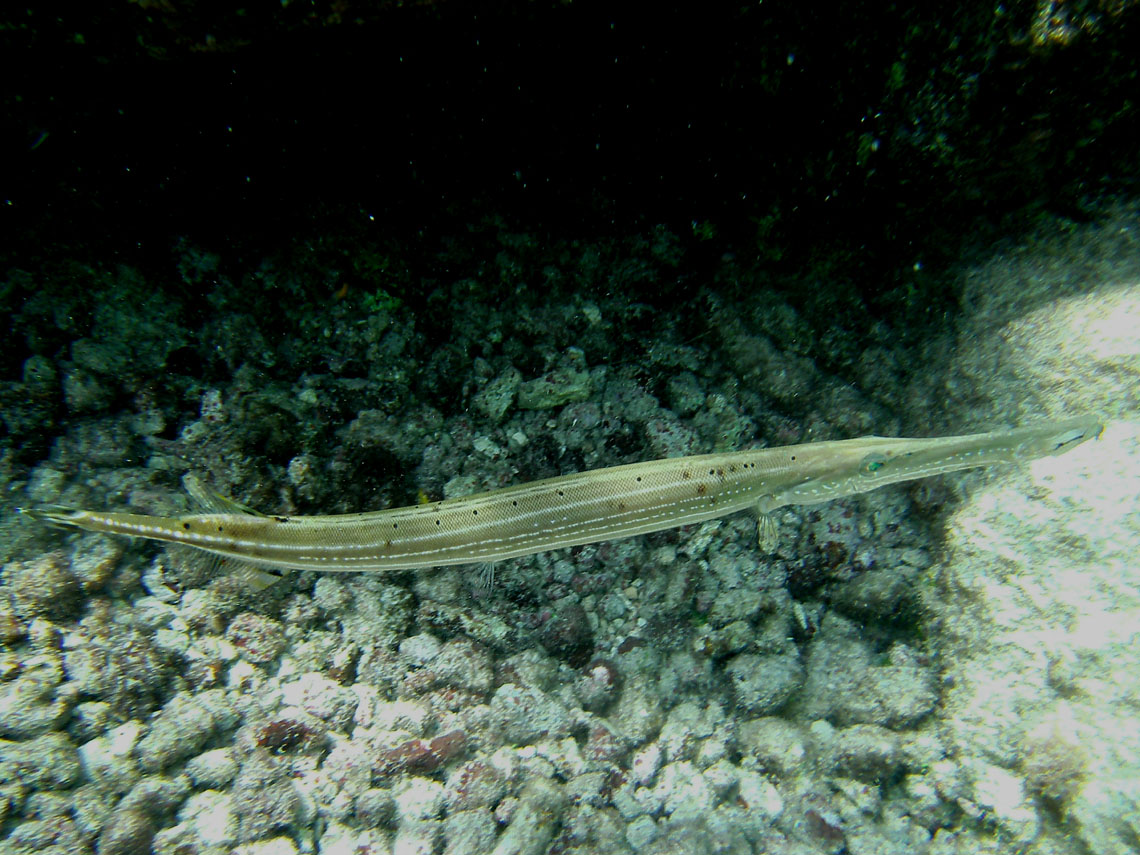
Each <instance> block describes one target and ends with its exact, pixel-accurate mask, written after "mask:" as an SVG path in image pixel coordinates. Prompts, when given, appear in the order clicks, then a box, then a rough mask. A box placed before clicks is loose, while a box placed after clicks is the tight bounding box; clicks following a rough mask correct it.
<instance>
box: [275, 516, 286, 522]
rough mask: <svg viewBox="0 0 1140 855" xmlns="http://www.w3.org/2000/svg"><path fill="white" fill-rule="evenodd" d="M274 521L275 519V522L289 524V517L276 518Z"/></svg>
mask: <svg viewBox="0 0 1140 855" xmlns="http://www.w3.org/2000/svg"><path fill="white" fill-rule="evenodd" d="M273 519H274V520H276V521H277V522H279V523H287V522H289V517H274V518H273Z"/></svg>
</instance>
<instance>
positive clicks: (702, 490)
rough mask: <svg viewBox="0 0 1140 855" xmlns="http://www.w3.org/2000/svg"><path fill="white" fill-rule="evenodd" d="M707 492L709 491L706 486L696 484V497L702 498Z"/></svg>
mask: <svg viewBox="0 0 1140 855" xmlns="http://www.w3.org/2000/svg"><path fill="white" fill-rule="evenodd" d="M708 491H709V488H708V486H707V485H705V484H698V485H697V495H698V496H703V495H704V494H705V493H707V492H708Z"/></svg>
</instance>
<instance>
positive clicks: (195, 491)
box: [182, 473, 265, 517]
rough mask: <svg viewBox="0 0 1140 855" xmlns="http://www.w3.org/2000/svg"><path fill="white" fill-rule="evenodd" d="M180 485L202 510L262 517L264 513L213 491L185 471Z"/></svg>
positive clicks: (196, 477) (212, 512)
mask: <svg viewBox="0 0 1140 855" xmlns="http://www.w3.org/2000/svg"><path fill="white" fill-rule="evenodd" d="M182 486H183V487H185V488H186V492H187V493H189V494H190V498H191V499H193V500H194V502H195V503H197V504H198V505H199V506H200V507H201V509H202V510H203V511H205V512H206V513H211V514H248V515H249V516H255V517H263V516H265V514H262V513H259V512H257V511H255V510H254V509H253V508H247V507H246V506H245V505H243V504H241V503H240V502H235V501H234V500H233V499H228V498H226V497H225V496H223V495H222V494H221V493H215V492H214V491H213V490H211V489H210V488H209V487H207V486H206V485H205V484H203V483H202V481H201V479H200V478H199V477H198V476H197V475H191V474H190V473H187V474H185V475H183V476H182Z"/></svg>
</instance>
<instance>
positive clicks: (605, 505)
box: [27, 417, 1102, 571]
mask: <svg viewBox="0 0 1140 855" xmlns="http://www.w3.org/2000/svg"><path fill="white" fill-rule="evenodd" d="M1101 430H1102V425H1101V424H1100V422H1098V421H1097V420H1096V419H1094V418H1091V417H1081V418H1074V419H1070V420H1068V421H1064V422H1057V423H1052V424H1041V425H1034V426H1030V427H1023V428H1017V429H1014V430H1002V431H994V432H992V433H980V434H970V435H967V436H950V437H939V438H932V439H905V438H887V437H878V436H867V437H862V438H859V439H848V440H838V441H833V442H817V443H808V444H804V445H792V446H785V447H782V448H764V449H756V450H751V451H736V452H728V453H723V454H702V455H697V456H692V457H677V458H669V459H665V460H653V461H648V462H644V463H632V464H628V465H625V466H613V467H610V468H606V469H595V470H592V471H589V472H579V473H576V474H573V475H562V476H560V477H557V478H547V479H544V480H541V481H532V482H530V483H527V484H520V485H518V486H515V487H506V488H504V489H501V490H492V491H490V492H486V493H478V494H475V495H471V496H464V497H461V498H457V499H448V500H446V501H441V502H431V503H429V504H425V505H416V506H413V507H407V508H394V509H391V510H385V511H373V512H370V513H361V514H340V515H336V516H315V517H303V516H295V517H290V516H262V515H260V514H256V513H254V512H251V511H248V510H247V509H245V508H242V507H241V506H239V505H237V504H236V503H233V502H231V501H229V500H228V499H224V498H222V497H220V496H216V495H212V494H209V493H207V492H206V491H205V490H203V489H202V488H201V486H200V485H198V484H197V483H196V482H195V481H192V480H190V479H187V480H188V488H189V489H190V491H191V493H192V494H193V495H194V496H195V498H197V499H199V501H201V502H202V503H203V504H204V505H205V506H206V507H207V508H210V509H211V510H213V511H223V512H215V513H204V514H190V515H186V516H179V517H157V516H145V515H141V514H130V513H117V512H101V511H83V510H73V509H68V508H59V507H53V508H43V509H31V510H28V511H27V513H29V514H30V515H31V516H33V517H36V518H38V519H41V520H44V521H46V522H48V523H52V524H55V525H59V526H63V527H68V528H78V529H84V530H86V531H95V532H106V533H111V534H124V535H130V536H132V537H145V538H150V539H152V540H162V541H168V542H172V543H180V544H186V545H188V546H193V547H197V548H199V549H203V550H206V551H207V552H211V553H214V554H216V555H220V556H226V557H230V558H236V559H240V560H242V561H244V562H248V563H251V564H254V565H256V566H259V567H267V568H277V569H297V570H325V571H383V570H404V569H414V568H419V567H437V566H443V565H449V564H468V563H474V562H494V561H499V560H502V559H505V558H514V557H517V556H520V555H529V554H532V553H535V552H544V551H546V550H550V549H559V548H562V547H568V546H578V545H581V544H586V543H595V542H597V541H602V540H614V539H617V538H623V537H630V536H632V535H637V534H645V533H647V532H653V531H660V530H662V529H668V528H675V527H677V526H682V525H689V524H691V523H699V522H703V521H705V520H710V519H714V518H717V517H722V516H725V515H727V514H731V513H733V512H736V511H741V510H745V509H752V510H753V511H754V512H756V513H757V515H758V517H759V519H760V526H759V533H760V542H761V546H762V547H764V548H766V549H769V550H770V549H771V548H773V547H774V546H775V526H774V524H773V523H772V522H771V519H770V518H769V517H768V513H769V512H770V511H772V510H774V509H775V508H779V507H782V506H783V505H789V504H813V503H817V502H826V501H829V500H831V499H835V498H839V497H841V496H849V495H853V494H856V493H864V492H867V491H868V490H873V489H875V488H877V487H882V486H885V485H887V484H895V483H898V482H900V481H909V480H912V479H915V478H924V477H926V476H928V475H937V474H940V473H944V472H955V471H957V470H960V469H968V468H971V467H975V466H986V465H989V464H993V463H1010V462H1016V461H1020V460H1029V459H1033V458H1036V457H1042V456H1045V455H1050V454H1061V453H1063V452H1065V451H1068V450H1069V449H1071V448H1073V447H1075V446H1077V445H1079V444H1080V443H1082V442H1084V441H1086V440H1088V439H1091V438H1093V437H1096V436H1099V435H1100V432H1101Z"/></svg>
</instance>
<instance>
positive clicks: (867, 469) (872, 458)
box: [859, 454, 887, 475]
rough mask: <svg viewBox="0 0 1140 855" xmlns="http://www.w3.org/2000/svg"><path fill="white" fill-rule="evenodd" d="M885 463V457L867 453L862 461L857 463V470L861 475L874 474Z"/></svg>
mask: <svg viewBox="0 0 1140 855" xmlns="http://www.w3.org/2000/svg"><path fill="white" fill-rule="evenodd" d="M886 465H887V458H885V457H884V456H883V455H881V454H868V455H867V456H866V457H864V458H863V462H862V463H861V464H859V472H860V474H862V475H874V474H875V473H876V472H878V471H879V470H880V469H882V468H883V467H884V466H886Z"/></svg>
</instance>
